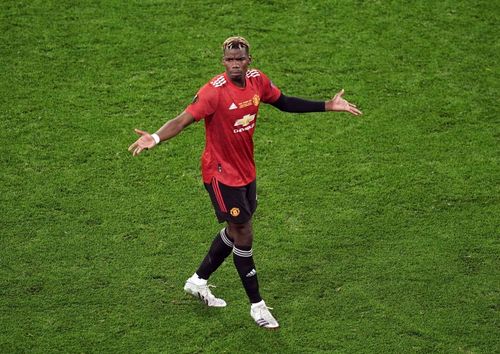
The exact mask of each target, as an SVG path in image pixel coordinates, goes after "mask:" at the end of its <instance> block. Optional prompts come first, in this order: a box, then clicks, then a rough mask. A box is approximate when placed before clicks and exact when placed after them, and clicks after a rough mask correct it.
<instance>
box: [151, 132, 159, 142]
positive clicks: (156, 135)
mask: <svg viewBox="0 0 500 354" xmlns="http://www.w3.org/2000/svg"><path fill="white" fill-rule="evenodd" d="M151 136H152V137H153V139H154V140H155V143H156V145H158V144H159V143H160V137H159V136H158V134H156V133H153V134H151Z"/></svg>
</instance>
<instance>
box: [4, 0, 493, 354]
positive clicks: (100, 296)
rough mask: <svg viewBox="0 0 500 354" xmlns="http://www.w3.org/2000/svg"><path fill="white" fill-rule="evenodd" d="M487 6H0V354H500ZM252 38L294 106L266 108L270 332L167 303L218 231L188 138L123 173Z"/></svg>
mask: <svg viewBox="0 0 500 354" xmlns="http://www.w3.org/2000/svg"><path fill="white" fill-rule="evenodd" d="M499 13H500V5H499V4H498V2H497V1H476V2H466V1H440V2H433V1H413V2H405V1H343V2H340V1H307V2H306V1H298V0H292V1H280V0H275V1H272V0H267V1H264V0H261V1H258V0H251V1H247V2H245V3H231V4H230V3H224V4H220V3H219V2H216V1H197V0H191V1H184V2H173V1H153V0H150V1H127V2H125V1H123V2H120V1H103V2H99V1H74V2H71V1H3V2H2V3H1V4H0V26H1V27H0V29H1V32H0V33H1V34H0V39H1V40H0V79H1V83H2V85H1V86H0V92H1V94H0V104H1V106H0V107H1V108H0V124H1V125H0V127H1V131H2V133H1V136H2V143H1V145H0V168H1V174H0V183H1V184H0V186H1V194H0V201H1V204H0V205H1V210H0V211H1V214H2V217H1V218H0V225H1V237H0V352H5V353H13V352H39V353H42V352H43V353H46V352H107V353H110V352H123V353H130V352H141V353H142V352H165V353H198V352H211V353H321V352H324V353H327V352H338V353H430V352H433V353H435V352H437V353H493V352H499V351H500V340H499V336H498V333H499V327H500V323H499V318H500V316H499V309H500V306H499V304H500V289H499V284H500V282H499V279H500V271H499V269H500V261H499V257H500V256H499V254H500V247H499V234H500V232H499V231H500V230H499V224H500V223H499V214H500V207H499V205H500V203H499V202H500V200H499V199H500V198H499V196H500V187H499V186H500V184H499V176H500V169H499V164H498V162H499V154H498V152H499V149H498V146H499V144H498V143H499V141H498V140H499V128H498V126H499V113H500V112H499V110H498V93H499V65H498V58H499V54H500V53H499V41H498V35H497V34H498V29H499V28H498V23H499ZM232 34H241V35H244V36H245V37H247V38H248V39H249V40H250V42H251V44H252V45H253V49H252V50H253V56H254V64H255V67H257V68H259V69H261V70H263V71H264V72H266V73H267V74H268V75H269V76H270V77H271V79H272V80H273V81H274V83H275V84H276V85H278V86H279V87H280V88H282V90H283V91H284V92H285V93H287V94H290V95H297V96H302V97H308V98H314V99H327V98H329V97H331V96H332V95H333V94H335V93H336V92H337V90H339V89H340V88H342V87H343V88H345V90H346V97H347V98H348V99H349V100H351V101H352V102H355V103H357V104H358V105H359V106H360V108H361V109H362V110H363V111H364V113H365V114H364V116H362V117H350V116H347V115H345V114H308V115H291V114H286V113H282V112H279V111H277V110H276V109H274V108H272V107H265V106H264V107H262V108H261V113H260V118H259V123H258V128H257V131H256V135H255V143H256V161H257V166H258V176H259V177H258V193H259V203H260V204H259V209H258V211H257V214H256V215H255V225H254V227H255V234H256V236H255V239H256V241H255V244H254V250H255V252H254V253H255V258H256V262H257V266H258V269H259V277H260V283H261V288H262V294H263V296H264V298H265V299H266V301H267V302H268V304H269V305H271V306H273V307H274V309H275V310H274V313H275V314H276V316H277V318H278V319H279V321H280V324H281V326H282V328H281V329H280V330H279V331H277V332H267V331H263V330H261V329H259V328H257V326H255V324H254V323H253V322H252V320H251V318H250V316H249V314H248V312H249V308H248V304H247V300H246V297H245V295H244V291H243V289H242V287H241V285H240V283H239V279H238V277H237V274H236V271H235V270H234V268H233V266H232V262H227V263H226V264H224V265H223V266H222V267H221V269H220V270H219V271H218V272H217V273H216V274H215V275H214V276H213V279H212V280H211V281H212V282H213V283H215V284H216V285H218V288H217V289H216V290H217V294H218V295H220V296H221V297H223V298H224V299H226V300H227V301H228V303H229V306H228V307H227V308H225V309H223V310H216V309H206V308H204V307H202V306H201V305H200V304H199V303H198V302H196V301H195V300H193V299H190V298H188V297H185V295H184V294H183V291H182V286H183V282H184V280H185V279H186V278H187V277H188V276H189V275H191V274H192V272H193V271H194V270H195V269H196V267H197V266H198V263H199V262H200V261H201V258H202V257H203V256H204V253H205V252H206V250H207V248H208V246H209V244H210V242H211V239H212V237H213V235H215V233H216V232H217V231H218V229H219V226H218V224H217V223H216V221H215V218H214V216H213V211H212V209H211V206H210V203H209V199H208V196H207V195H206V192H205V190H204V188H203V186H202V184H201V178H200V172H199V156H200V154H201V151H202V149H203V144H204V136H203V134H204V131H203V125H202V124H196V125H193V126H190V127H189V128H188V129H186V131H185V132H183V133H182V134H181V135H180V136H178V137H177V138H175V139H174V140H172V141H170V142H168V143H166V144H164V145H162V146H160V147H158V148H157V149H155V150H154V151H150V152H147V153H145V154H143V155H141V156H140V157H139V158H132V156H130V154H129V153H128V152H127V150H126V149H127V147H128V145H129V144H130V143H132V142H133V141H134V139H135V136H134V134H133V128H134V127H138V128H142V129H146V130H149V131H154V130H156V129H157V128H158V127H159V126H161V125H162V124H163V123H164V122H165V121H166V120H168V119H170V118H172V117H174V116H175V115H176V114H178V113H179V112H180V111H182V110H183V109H184V107H185V106H186V105H187V104H188V103H189V102H190V101H191V99H192V97H193V96H194V94H195V93H196V91H197V90H198V88H199V87H200V86H201V85H203V84H204V83H205V82H206V81H207V80H208V79H210V78H211V77H212V76H214V75H215V74H217V73H219V72H221V71H222V70H223V67H222V66H221V65H220V55H221V53H220V51H219V50H220V44H221V42H222V41H223V40H224V39H225V38H226V37H228V36H229V35H232Z"/></svg>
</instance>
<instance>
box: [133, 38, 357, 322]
mask: <svg viewBox="0 0 500 354" xmlns="http://www.w3.org/2000/svg"><path fill="white" fill-rule="evenodd" d="M222 47H223V59H222V64H223V65H224V67H225V72H224V73H222V74H220V75H217V76H215V77H214V78H213V79H211V80H210V81H209V82H208V83H207V84H206V85H204V86H203V87H202V88H201V89H200V90H199V91H198V93H197V95H196V96H195V97H194V99H193V102H192V103H191V104H190V105H188V107H187V108H186V109H185V110H184V111H183V112H182V113H181V114H180V115H178V116H177V117H176V118H174V119H172V120H170V121H168V122H167V123H166V124H165V125H163V126H162V127H161V128H160V129H159V130H158V131H156V133H153V134H149V133H148V132H145V131H141V130H138V129H135V132H136V133H137V134H139V135H140V137H139V138H138V139H137V141H135V142H134V143H133V144H132V145H131V146H130V147H129V151H131V152H132V154H133V155H134V156H137V155H139V154H140V153H141V152H142V151H143V150H144V149H151V148H153V147H155V146H156V145H157V144H159V143H160V142H161V141H165V140H168V139H171V138H173V137H174V136H176V135H177V134H179V133H180V132H181V131H182V130H183V129H184V128H185V127H187V126H188V125H190V124H192V123H194V122H197V121H200V120H202V119H204V120H205V135H206V144H205V150H204V152H203V156H202V162H201V168H202V175H203V181H204V184H205V188H206V189H207V191H208V194H209V195H210V199H211V201H212V204H213V207H214V209H215V214H216V216H217V219H218V221H219V222H220V223H223V222H225V223H226V227H224V228H223V229H222V230H221V231H220V232H219V233H218V234H217V235H216V236H215V238H214V240H213V241H212V244H211V246H210V249H209V250H208V253H207V255H206V256H205V258H204V259H203V261H202V262H201V264H200V266H199V267H198V269H197V270H196V272H195V273H194V274H193V275H192V276H191V277H190V278H189V279H187V281H186V284H185V286H184V290H185V291H186V292H187V293H188V294H191V295H193V296H195V297H198V298H200V299H201V300H202V301H203V302H204V303H205V304H206V305H207V306H212V307H224V306H226V302H225V301H224V300H223V299H220V298H217V297H215V296H214V295H213V294H212V292H211V290H210V288H209V285H208V284H207V280H208V279H209V277H210V275H212V274H213V273H214V272H215V271H216V270H217V268H218V267H219V266H220V265H221V264H222V262H224V260H225V259H226V258H227V257H228V256H229V255H230V254H231V253H232V254H233V261H234V265H235V267H236V270H237V271H238V274H239V276H240V279H241V282H242V283H243V287H244V289H245V291H246V294H247V295H248V298H249V300H250V303H251V306H250V315H251V316H252V318H253V319H254V321H255V322H256V323H257V324H258V325H259V326H261V327H264V328H268V329H273V328H278V327H279V324H278V322H277V321H276V319H275V318H274V317H273V315H272V314H271V312H270V311H269V310H270V309H271V308H269V307H267V305H266V303H265V302H264V300H263V299H262V297H261V295H260V293H259V283H258V280H257V271H256V267H255V264H254V260H253V252H252V243H253V231H252V215H253V213H254V212H255V210H256V208H257V197H256V173H255V162H254V150H253V133H254V130H255V126H256V123H257V113H258V110H259V106H260V104H261V103H262V102H264V103H268V104H271V105H273V106H274V107H276V108H278V109H279V110H281V111H285V112H296V113H305V112H324V111H339V112H349V113H351V114H353V115H360V114H361V111H359V110H358V109H357V108H356V106H355V105H353V104H351V103H349V102H347V101H346V100H345V99H344V98H343V97H342V96H343V94H344V90H341V91H340V92H339V93H337V94H336V95H335V96H334V97H333V98H332V99H331V100H328V101H326V102H325V101H310V100H305V99H301V98H297V97H290V96H286V95H284V94H283V93H282V92H281V90H280V89H279V88H277V87H276V86H275V85H274V84H273V83H272V82H271V81H270V80H269V79H268V77H267V76H266V75H265V74H264V73H262V72H261V71H259V70H257V69H249V65H250V63H251V61H252V57H251V56H250V45H249V44H248V42H247V40H246V39H244V38H243V37H230V38H228V39H226V41H224V43H223V46H222Z"/></svg>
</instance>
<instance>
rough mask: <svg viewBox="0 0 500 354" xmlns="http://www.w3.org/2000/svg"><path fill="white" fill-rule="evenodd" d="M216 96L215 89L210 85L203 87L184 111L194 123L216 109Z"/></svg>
mask: <svg viewBox="0 0 500 354" xmlns="http://www.w3.org/2000/svg"><path fill="white" fill-rule="evenodd" d="M217 101H218V94H217V90H216V88H214V87H213V86H212V85H210V84H206V85H205V86H203V87H202V88H201V89H200V90H199V91H198V93H197V94H196V96H194V99H193V102H191V104H190V105H189V106H187V108H186V111H187V112H188V113H190V114H191V115H192V116H193V117H194V119H195V120H196V121H200V120H202V119H203V118H206V117H208V116H210V115H212V114H213V113H214V112H215V109H216V108H217Z"/></svg>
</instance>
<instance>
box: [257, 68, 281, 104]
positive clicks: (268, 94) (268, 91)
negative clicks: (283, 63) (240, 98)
mask: <svg viewBox="0 0 500 354" xmlns="http://www.w3.org/2000/svg"><path fill="white" fill-rule="evenodd" d="M260 77H261V78H262V93H261V100H262V102H265V103H274V102H276V100H277V99H278V98H280V96H281V90H280V89H279V88H277V87H276V86H275V85H274V84H273V83H272V81H271V80H269V78H268V77H267V76H266V75H265V74H264V73H263V72H261V73H260Z"/></svg>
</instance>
